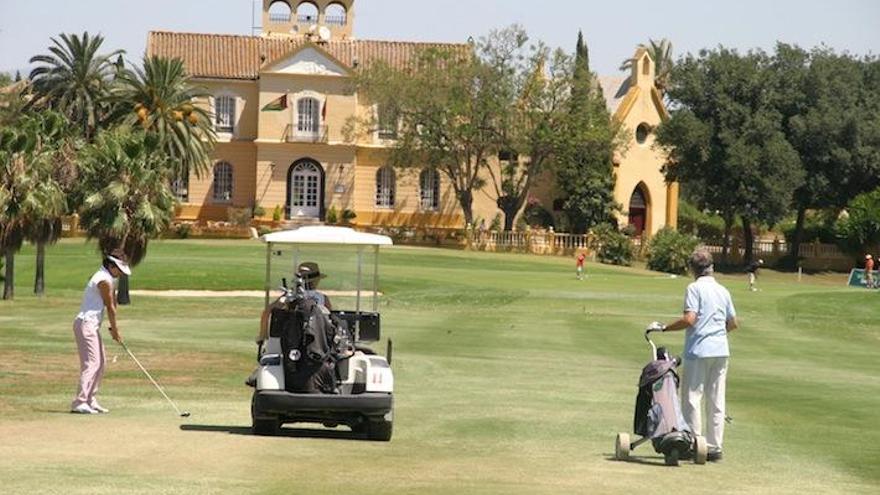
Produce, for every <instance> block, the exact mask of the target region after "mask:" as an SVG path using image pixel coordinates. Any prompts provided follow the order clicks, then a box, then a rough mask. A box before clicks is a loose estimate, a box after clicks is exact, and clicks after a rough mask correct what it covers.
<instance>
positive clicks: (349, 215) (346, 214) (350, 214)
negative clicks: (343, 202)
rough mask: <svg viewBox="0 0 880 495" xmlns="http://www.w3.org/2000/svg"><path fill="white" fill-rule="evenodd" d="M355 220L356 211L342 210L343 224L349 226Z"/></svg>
mask: <svg viewBox="0 0 880 495" xmlns="http://www.w3.org/2000/svg"><path fill="white" fill-rule="evenodd" d="M355 218H357V213H355V212H354V210H349V209H348V208H346V209H344V210H342V223H345V224H349V223H351V221H352V220H354V219H355Z"/></svg>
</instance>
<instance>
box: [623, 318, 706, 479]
mask: <svg viewBox="0 0 880 495" xmlns="http://www.w3.org/2000/svg"><path fill="white" fill-rule="evenodd" d="M650 332H651V328H650V327H649V328H648V329H647V330H645V340H647V341H648V344H650V345H651V356H652V361H651V362H650V363H648V364H647V365H646V366H645V367H644V368H643V369H642V374H641V377H640V378H639V393H638V396H637V397H636V410H635V416H634V418H633V431H634V432H635V434H636V435H639V436H640V437H641V438H639V439H638V440H636V441H635V442H630V435H629V434H628V433H618V434H617V440H616V442H615V444H614V458H615V459H617V460H621V461H623V460H627V459H629V456H630V452H632V451H633V450H634V449H635V448H636V447H638V446H639V445H641V444H643V443H646V442H648V441H649V440H650V441H651V443H652V445H653V446H654V450H655V451H656V452H657V453H659V454H663V458H664V461H665V463H666V465H667V466H678V462H679V460H687V459H693V461H694V463H696V464H705V463H706V459H707V455H708V448H707V445H706V439H705V438H703V437H702V436H700V435H699V434H698V433H695V432H693V431H691V429H690V427H689V426H688V424H687V423H686V422H685V420H684V416H683V415H682V413H681V405H680V402H679V398H678V374H677V373H676V372H675V369H676V368H677V367H678V366H679V365H680V364H681V358H679V357H674V358H673V357H670V356H669V354H668V353H667V352H666V348H665V347H659V348H658V347H657V346H655V345H654V342H653V341H652V340H651V338H650V336H649V334H650Z"/></svg>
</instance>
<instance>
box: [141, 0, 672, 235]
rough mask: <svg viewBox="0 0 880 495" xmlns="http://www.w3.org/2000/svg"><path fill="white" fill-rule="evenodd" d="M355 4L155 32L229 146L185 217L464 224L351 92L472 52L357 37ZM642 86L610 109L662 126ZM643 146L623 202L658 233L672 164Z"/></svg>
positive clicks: (445, 189) (622, 171)
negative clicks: (379, 73)
mask: <svg viewBox="0 0 880 495" xmlns="http://www.w3.org/2000/svg"><path fill="white" fill-rule="evenodd" d="M354 3H355V0H333V1H325V0H312V1H299V0H289V1H288V0H263V13H262V21H263V33H262V35H261V36H232V35H218V34H192V33H172V32H151V33H150V34H149V39H148V43H147V53H148V55H158V56H163V57H177V58H180V59H182V60H183V62H184V64H185V66H186V69H187V71H188V73H189V74H190V75H191V76H192V77H193V78H194V79H195V82H196V83H198V84H199V85H201V86H203V87H205V88H206V89H207V90H208V92H209V93H210V94H211V97H210V101H208V102H206V104H207V105H209V107H210V111H211V113H212V115H214V126H215V131H216V133H217V138H218V142H217V144H216V147H215V149H214V152H213V158H214V164H213V166H212V168H211V170H209V172H208V173H207V174H204V175H203V176H201V177H199V176H196V175H195V174H194V173H193V174H190V177H189V178H188V181H183V182H182V183H179V184H177V190H178V195H179V196H180V198H181V201H182V207H181V209H180V212H179V214H178V217H179V219H181V220H215V221H216V220H226V219H227V216H228V212H229V210H230V208H253V207H255V206H257V205H259V206H260V207H261V208H262V209H263V210H264V211H265V215H264V217H263V218H264V219H271V217H272V216H273V213H274V212H276V211H280V212H281V216H282V217H283V218H284V219H302V220H306V221H308V220H315V221H323V220H325V219H326V218H327V214H328V212H329V211H331V210H335V211H336V212H337V214H338V215H341V213H342V212H343V211H345V210H349V211H351V212H353V213H354V214H355V215H356V218H355V222H356V223H357V224H359V225H409V226H425V227H461V226H463V224H464V220H463V215H462V214H461V211H460V208H459V206H458V203H457V201H456V199H455V195H454V193H453V191H452V187H451V186H450V185H449V184H448V183H447V180H446V178H445V177H443V176H442V175H441V174H439V173H438V172H437V171H436V170H432V169H428V168H424V169H417V168H413V169H407V170H395V169H393V168H391V167H389V166H388V165H387V164H386V163H385V160H386V157H387V150H388V148H389V146H391V145H392V143H393V140H394V137H395V136H394V134H395V132H394V129H393V128H391V127H387V128H382V127H383V126H382V125H381V109H379V108H377V107H376V106H375V105H372V104H371V103H370V102H369V101H367V100H366V99H365V98H364V97H363V96H362V95H359V94H358V93H357V92H356V91H355V90H354V89H353V88H352V84H351V76H352V74H353V72H354V71H356V70H357V69H358V67H359V66H361V65H364V64H370V63H372V62H375V61H378V60H382V61H384V62H386V63H388V64H389V65H391V66H393V67H403V66H404V65H405V64H406V63H407V62H408V61H409V60H411V59H412V57H413V56H414V55H415V54H416V53H417V52H418V51H419V50H421V49H424V48H426V47H429V46H446V47H452V48H456V49H465V48H466V46H467V45H464V44H447V45H444V44H437V43H430V44H429V43H414V42H398V41H372V40H358V39H356V38H354V36H353V22H354ZM638 55H639V54H637V56H638ZM648 60H650V58H648ZM634 74H635V73H634ZM649 76H650V78H652V77H653V74H650V75H649ZM632 78H633V76H631V77H630V79H632ZM635 81H636V83H635V84H634V85H631V91H633V94H632V96H630V93H627V94H626V95H624V96H622V97H620V98H609V99H608V101H609V102H615V101H617V100H622V101H621V102H620V105H619V106H620V107H621V109H620V110H617V111H616V113H615V116H618V115H619V117H618V118H621V120H622V121H623V122H625V123H626V124H627V125H631V124H632V125H634V127H633V128H634V129H635V128H638V126H639V125H640V124H642V123H645V124H646V125H648V126H651V127H653V126H654V125H656V124H657V123H659V121H660V119H661V118H663V114H662V112H665V110H663V107H662V104H661V102H660V100H659V99H658V100H657V103H658V104H659V107H656V108H655V107H651V106H650V105H646V104H645V102H646V101H647V102H651V101H652V100H651V99H650V98H651V97H652V96H651V94H652V93H651V91H649V90H648V89H646V88H647V87H645V88H643V86H644V84H647V82H646V81H648V79H635ZM650 84H651V85H653V81H652V79H651V83H650ZM632 88H635V89H632ZM655 91H656V90H655ZM615 94H616V93H615ZM646 98H647V100H646ZM609 104H611V103H609ZM652 108H653V111H654V114H651V109H652ZM623 109H625V111H622V110H623ZM377 116H378V118H376V117H377ZM352 117H359V118H366V117H373V118H374V120H378V121H379V123H380V125H378V126H376V127H379V128H378V129H375V130H374V131H372V132H369V133H361V134H359V135H357V136H356V137H354V138H352V136H351V135H350V133H346V132H345V130H346V126H347V124H348V123H349V121H350V120H351V118H352ZM651 127H649V128H648V129H650V128H651ZM649 140H650V138H648V140H647V141H646V142H649ZM638 145H639V146H643V148H642V149H639V150H637V151H638V152H636V153H633V152H632V151H628V152H627V153H625V154H623V155H621V159H620V163H619V164H617V167H616V169H617V172H618V187H617V189H619V190H620V192H619V194H620V195H621V197H623V196H626V195H627V194H630V195H635V196H638V194H637V193H636V192H639V193H640V194H642V197H643V203H644V207H643V208H644V210H645V213H643V214H641V215H642V216H639V215H640V213H638V212H639V211H640V210H638V209H637V208H641V206H639V205H641V204H642V203H639V202H638V201H637V200H633V201H630V198H629V197H628V196H627V197H626V198H625V199H626V201H623V200H621V201H620V202H621V203H622V204H624V205H630V206H631V207H630V216H631V217H632V218H633V221H635V222H638V221H640V220H639V219H640V218H644V221H643V222H644V225H645V227H646V228H649V229H650V230H649V231H651V232H653V231H655V230H656V229H657V228H659V226H661V225H662V224H664V223H666V222H667V216H668V215H667V214H658V211H661V210H662V209H664V208H667V204H668V201H667V197H668V196H669V194H668V193H666V192H665V191H664V190H663V189H662V187H663V186H662V177H661V176H660V175H659V166H660V165H659V164H662V160H661V159H660V158H659V157H657V156H656V154H655V153H654V152H653V151H651V150H650V146H649V145H648V144H645V143H644V142H643V143H639V144H638ZM621 179H624V180H623V182H622V183H621ZM634 181H635V182H634ZM658 181H659V182H658ZM615 195H616V196H617V195H618V191H617V190H615ZM637 199H638V198H637ZM657 208H660V210H657ZM632 211H636V214H635V216H633V215H632ZM474 212H475V216H476V217H478V218H486V219H489V220H491V219H492V218H494V217H495V216H496V214H498V213H499V212H500V211H499V210H498V208H497V206H496V198H495V197H494V193H493V192H491V191H489V189H488V188H487V189H485V190H482V191H478V192H476V193H475V195H474ZM673 218H674V217H673ZM655 227H656V228H655Z"/></svg>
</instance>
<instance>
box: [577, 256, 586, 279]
mask: <svg viewBox="0 0 880 495" xmlns="http://www.w3.org/2000/svg"><path fill="white" fill-rule="evenodd" d="M586 259H587V255H585V254H584V253H580V254H579V255H578V256H577V265H576V270H577V279H578V280H583V279H584V261H585V260H586Z"/></svg>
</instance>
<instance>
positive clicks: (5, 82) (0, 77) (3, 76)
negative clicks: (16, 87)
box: [0, 72, 13, 88]
mask: <svg viewBox="0 0 880 495" xmlns="http://www.w3.org/2000/svg"><path fill="white" fill-rule="evenodd" d="M12 82H13V81H12V76H10V75H9V74H8V73H6V72H0V88H4V87H6V86H9V85H10V84H12Z"/></svg>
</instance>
